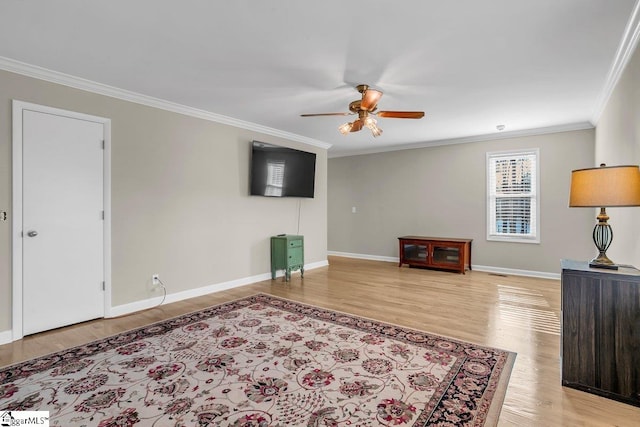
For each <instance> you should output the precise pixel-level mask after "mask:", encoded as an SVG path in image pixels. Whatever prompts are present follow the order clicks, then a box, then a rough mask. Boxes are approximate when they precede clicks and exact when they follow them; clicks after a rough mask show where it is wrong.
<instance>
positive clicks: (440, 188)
mask: <svg viewBox="0 0 640 427" xmlns="http://www.w3.org/2000/svg"><path fill="white" fill-rule="evenodd" d="M528 148H539V149H540V175H541V176H540V187H541V188H540V195H541V207H540V215H541V221H540V222H541V238H540V244H527V243H504V242H495V241H487V239H486V222H487V219H486V218H487V216H486V172H485V169H486V153H487V152H488V151H501V150H512V149H528ZM593 153H594V131H593V130H583V131H572V132H562V133H555V134H546V135H539V136H529V137H520V138H512V139H500V140H493V141H486V142H475V143H468V144H457V145H445V146H439V147H432V148H422V149H413V150H403V151H396V152H389V153H380V154H369V155H359V156H351V157H341V158H332V159H329V174H328V176H329V184H328V185H329V188H328V206H329V217H328V218H329V238H328V245H329V246H328V249H329V250H330V251H337V252H348V253H354V254H362V255H368V256H371V255H373V256H382V257H397V256H398V240H397V237H398V236H402V235H407V234H416V235H424V236H443V237H461V238H472V239H473V251H472V252H473V253H472V262H473V264H474V265H480V266H487V267H499V268H508V269H517V270H527V271H535V272H544V273H559V272H560V264H559V263H560V259H562V258H576V259H587V258H589V257H593V256H594V255H595V253H594V249H595V248H594V247H593V242H592V241H591V230H592V228H593V224H594V217H593V216H592V212H591V210H590V209H589V210H586V209H569V208H568V200H569V181H570V175H571V170H573V169H576V168H583V167H588V166H590V165H591V164H593V161H594V159H593ZM354 206H355V207H356V210H357V213H355V214H353V213H351V208H352V207H354Z"/></svg>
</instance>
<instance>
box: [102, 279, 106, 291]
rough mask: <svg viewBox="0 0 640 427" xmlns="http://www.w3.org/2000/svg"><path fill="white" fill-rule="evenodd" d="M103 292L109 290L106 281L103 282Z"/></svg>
mask: <svg viewBox="0 0 640 427" xmlns="http://www.w3.org/2000/svg"><path fill="white" fill-rule="evenodd" d="M102 290H103V291H105V290H107V285H106V284H105V283H104V281H103V282H102Z"/></svg>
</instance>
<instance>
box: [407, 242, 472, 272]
mask: <svg viewBox="0 0 640 427" xmlns="http://www.w3.org/2000/svg"><path fill="white" fill-rule="evenodd" d="M472 240H473V239H447V238H441V237H422V236H403V237H398V241H399V243H400V250H399V254H400V263H399V264H398V267H402V265H403V264H409V265H410V266H412V267H425V268H436V269H442V270H452V271H457V272H458V273H462V274H464V272H465V270H466V269H468V270H471V242H472Z"/></svg>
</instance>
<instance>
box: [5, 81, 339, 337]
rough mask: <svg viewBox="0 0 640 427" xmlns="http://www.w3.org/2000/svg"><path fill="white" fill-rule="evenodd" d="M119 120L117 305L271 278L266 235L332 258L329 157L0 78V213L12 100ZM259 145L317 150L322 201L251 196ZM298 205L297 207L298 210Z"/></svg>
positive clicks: (310, 259) (115, 149)
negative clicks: (253, 145) (299, 240)
mask: <svg viewBox="0 0 640 427" xmlns="http://www.w3.org/2000/svg"><path fill="white" fill-rule="evenodd" d="M12 99H17V100H21V101H27V102H32V103H36V104H42V105H47V106H52V107H57V108H62V109H66V110H73V111H78V112H82V113H86V114H91V115H96V116H101V117H106V118H110V119H111V121H112V122H111V123H112V124H111V126H112V127H111V130H112V182H111V185H112V264H113V265H112V278H113V279H112V283H113V292H112V299H113V305H114V306H118V305H122V304H126V303H131V302H136V301H141V300H145V299H148V298H150V297H154V296H157V293H155V294H154V293H151V292H150V290H149V281H150V276H151V274H153V273H159V274H160V276H161V278H162V280H163V282H164V283H165V285H166V286H167V288H168V292H169V293H176V292H181V291H188V290H191V289H196V288H199V287H203V286H208V285H214V284H217V283H223V282H227V281H231V280H236V279H243V278H247V277H251V276H255V275H259V274H264V273H267V272H269V271H270V264H269V236H271V235H274V234H279V233H290V234H292V233H296V232H297V231H298V216H297V215H298V209H299V208H300V230H299V232H300V234H303V235H304V236H305V261H306V263H314V262H322V261H325V260H326V247H327V243H326V240H327V237H326V236H327V220H326V212H327V201H326V186H327V184H326V183H327V152H326V150H324V149H321V148H317V147H311V146H308V145H303V144H300V143H297V142H293V141H288V140H284V139H281V138H276V137H273V136H269V135H264V134H259V133H256V132H252V131H248V130H243V129H239V128H235V127H232V126H227V125H223V124H219V123H214V122H210V121H205V120H201V119H196V118H193V117H188V116H185V115H181V114H176V113H171V112H167V111H164V110H159V109H156V108H151V107H146V106H142V105H139V104H135V103H131V102H126V101H122V100H118V99H114V98H110V97H106V96H101V95H97V94H92V93H88V92H85V91H81V90H77V89H72V88H69V87H66V86H62V85H57V84H52V83H48V82H44V81H40V80H36V79H33V78H29V77H25V76H21V75H17V74H13V73H8V72H3V71H0V211H1V210H7V211H9V212H11V101H12ZM253 139H257V140H261V141H264V142H271V143H275V144H280V145H286V146H289V147H293V148H299V149H300V148H301V149H305V150H307V151H313V152H315V153H317V165H316V186H315V187H316V197H315V198H314V199H293V198H292V199H273V198H265V197H252V196H249V195H248V178H249V156H250V148H249V144H250V141H251V140H253ZM298 203H300V206H299V205H298ZM10 266H11V222H10V221H6V222H0V332H1V331H4V330H8V329H10V328H11V269H10Z"/></svg>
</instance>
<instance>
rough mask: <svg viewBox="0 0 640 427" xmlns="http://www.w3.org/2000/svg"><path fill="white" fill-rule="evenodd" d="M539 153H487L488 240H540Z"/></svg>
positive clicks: (532, 241) (536, 151)
mask: <svg viewBox="0 0 640 427" xmlns="http://www.w3.org/2000/svg"><path fill="white" fill-rule="evenodd" d="M538 154H539V153H538V149H533V150H526V151H510V152H494V153H487V198H488V201H487V208H488V212H487V221H488V224H487V240H500V241H509V242H526V243H539V242H540V236H539V230H540V226H539V225H540V224H539V221H540V215H539V206H540V203H539V199H538V196H539V194H538Z"/></svg>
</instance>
